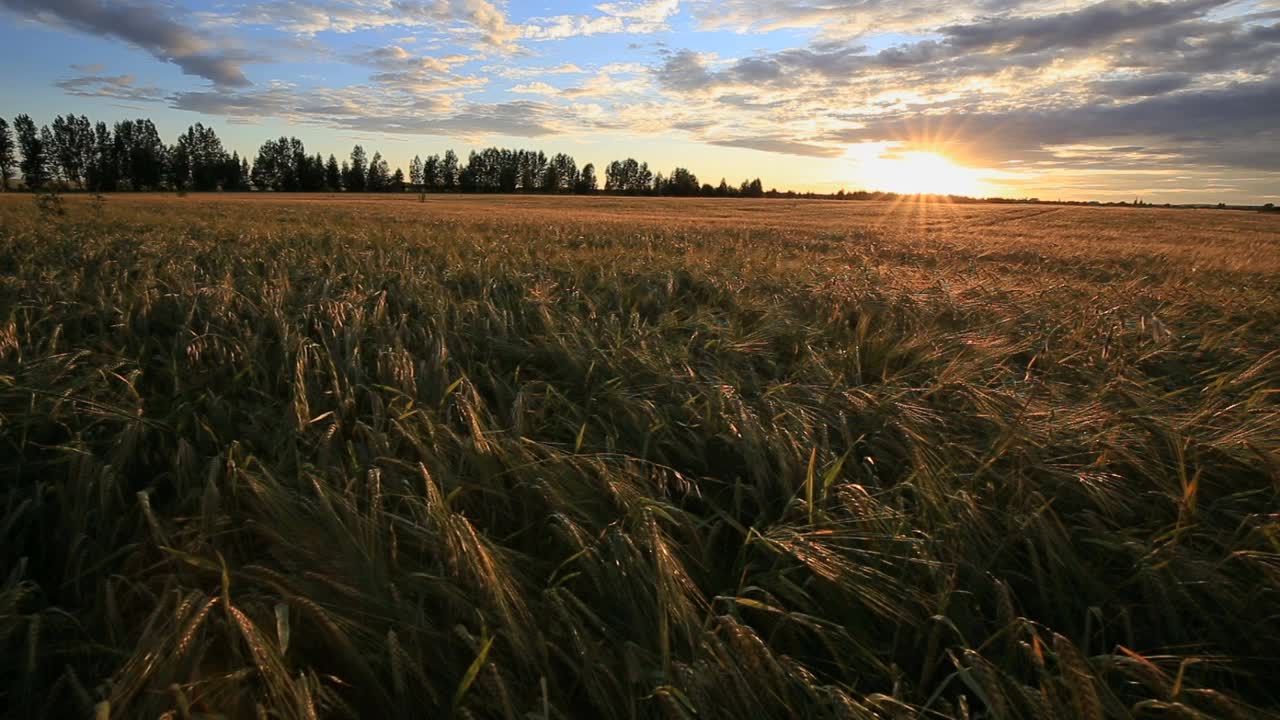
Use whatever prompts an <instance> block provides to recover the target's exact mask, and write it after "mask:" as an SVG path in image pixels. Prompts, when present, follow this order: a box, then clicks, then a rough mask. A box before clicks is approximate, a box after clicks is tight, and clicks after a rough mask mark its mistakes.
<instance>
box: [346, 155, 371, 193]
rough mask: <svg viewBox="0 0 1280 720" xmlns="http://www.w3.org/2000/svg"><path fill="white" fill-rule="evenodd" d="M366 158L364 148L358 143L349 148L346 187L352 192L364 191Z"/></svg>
mask: <svg viewBox="0 0 1280 720" xmlns="http://www.w3.org/2000/svg"><path fill="white" fill-rule="evenodd" d="M368 162H369V161H368V159H367V158H366V157H365V154H364V148H362V147H360V146H359V145H357V146H355V147H354V148H352V149H351V171H350V174H349V175H348V176H347V183H346V184H347V189H348V190H350V191H352V192H364V190H365V175H366V173H367V172H368Z"/></svg>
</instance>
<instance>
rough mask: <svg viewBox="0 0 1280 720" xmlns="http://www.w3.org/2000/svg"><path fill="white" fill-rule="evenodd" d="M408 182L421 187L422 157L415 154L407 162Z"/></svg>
mask: <svg viewBox="0 0 1280 720" xmlns="http://www.w3.org/2000/svg"><path fill="white" fill-rule="evenodd" d="M409 182H410V183H411V184H412V185H413V186H414V187H422V158H420V157H418V156H417V155H414V156H413V160H411V161H410V162H409Z"/></svg>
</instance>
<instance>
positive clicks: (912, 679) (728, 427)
mask: <svg viewBox="0 0 1280 720" xmlns="http://www.w3.org/2000/svg"><path fill="white" fill-rule="evenodd" d="M65 205H66V208H65V209H66V212H65V215H60V216H53V215H47V216H46V215H43V214H41V213H40V211H39V210H38V209H37V207H36V205H35V204H34V203H32V201H31V199H30V197H24V196H12V197H2V198H0V437H2V438H3V440H4V442H3V446H2V448H3V449H0V466H2V467H3V470H4V474H5V477H6V482H5V484H4V485H3V487H2V488H0V583H3V584H0V708H5V710H4V711H3V713H4V714H5V716H9V717H68V716H79V717H84V716H88V715H91V714H94V713H96V714H97V716H98V717H160V716H165V717H175V718H186V717H210V716H218V715H221V716H224V717H254V716H258V717H281V718H295V717H296V718H313V717H314V718H322V717H342V716H351V717H384V716H393V717H411V716H412V717H416V716H419V715H421V714H423V713H424V712H425V713H426V714H428V715H437V714H438V715H443V714H446V713H452V714H453V715H454V716H457V717H497V718H517V717H522V718H523V717H530V718H550V717H561V718H565V717H626V718H639V717H693V716H701V717H779V718H783V717H797V716H800V717H837V716H838V717H863V718H894V719H896V718H903V717H966V716H967V717H985V718H1020V717H1027V718H1032V717H1034V718H1044V717H1059V718H1074V717H1083V718H1093V717H1119V718H1127V717H1202V716H1203V717H1232V716H1233V715H1234V716H1238V717H1257V716H1259V715H1265V714H1266V713H1268V712H1269V711H1274V710H1276V709H1277V708H1280V694H1277V691H1276V688H1275V685H1274V681H1275V676H1276V668H1277V667H1278V666H1280V651H1277V649H1276V648H1277V640H1280V502H1278V500H1277V493H1278V492H1280V407H1278V405H1277V399H1278V398H1277V389H1278V388H1280V352H1278V351H1280V339H1278V335H1277V332H1276V328H1277V327H1280V224H1277V218H1274V217H1267V216H1263V215H1252V214H1247V213H1237V212H1218V211H1165V210H1156V209H1144V210H1137V209H1135V210H1113V209H1106V210H1103V209H1086V208H1047V207H1034V206H968V205H966V206H946V205H936V204H935V205H927V206H924V205H919V204H915V203H903V204H900V205H897V206H889V205H883V204H873V203H852V202H850V203H818V202H798V203H789V202H786V201H726V200H717V201H701V200H693V201H679V200H658V199H619V198H464V197H447V198H444V197H432V198H431V201H430V202H428V203H425V204H419V203H417V202H415V201H414V200H413V199H412V198H409V197H406V198H387V197H376V198H375V197H370V198H354V199H353V198H350V197H345V196H332V197H288V196H249V197H224V196H204V197H194V196H193V197H188V198H172V197H159V196H119V197H115V196H113V197H111V198H109V199H108V200H107V201H106V202H105V203H95V202H93V201H91V200H90V199H88V198H78V197H76V198H68V199H67V201H66V203H65Z"/></svg>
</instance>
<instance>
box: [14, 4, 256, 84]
mask: <svg viewBox="0 0 1280 720" xmlns="http://www.w3.org/2000/svg"><path fill="white" fill-rule="evenodd" d="M0 6H4V7H7V8H9V9H10V10H13V11H14V12H16V13H19V14H22V15H25V16H27V17H32V18H36V19H39V20H43V21H53V22H57V23H61V24H64V25H67V26H70V27H72V28H75V29H76V30H79V31H81V32H86V33H90V34H93V35H102V36H105V37H113V38H117V39H120V40H124V41H125V42H128V43H131V44H133V45H136V46H138V47H140V48H142V49H143V50H146V51H147V52H149V53H151V54H152V55H154V56H155V57H157V58H159V59H161V60H164V61H166V62H171V63H173V64H175V65H177V66H178V67H180V68H182V71H183V72H185V73H186V74H188V75H196V76H199V77H202V78H205V79H207V80H210V81H212V82H214V83H215V84H217V85H220V86H224V87H245V86H247V85H249V84H250V82H249V79H248V78H246V77H245V74H244V72H243V71H242V70H241V65H243V64H244V63H246V62H248V61H250V60H252V58H250V57H248V56H247V55H245V54H244V53H242V52H239V51H236V50H232V49H227V48H218V47H215V45H214V43H213V42H212V41H211V40H210V39H209V38H207V37H205V36H204V35H202V34H200V33H198V32H195V31H193V30H191V29H189V28H187V27H184V26H183V25H181V24H179V23H178V22H177V21H175V20H174V19H172V18H171V17H169V14H168V12H167V11H166V10H165V8H164V7H162V6H159V5H152V4H146V3H135V4H129V3H118V2H103V1H101V0H0Z"/></svg>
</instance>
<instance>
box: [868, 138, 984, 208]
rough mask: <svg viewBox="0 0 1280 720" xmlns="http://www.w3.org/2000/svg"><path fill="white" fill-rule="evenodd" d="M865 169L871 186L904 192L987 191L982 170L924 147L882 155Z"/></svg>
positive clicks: (932, 193)
mask: <svg viewBox="0 0 1280 720" xmlns="http://www.w3.org/2000/svg"><path fill="white" fill-rule="evenodd" d="M863 172H865V182H866V183H867V185H868V186H870V187H874V188H876V189H879V190H887V191H889V192H896V193H901V194H904V195H917V194H921V195H967V196H970V197H978V196H981V195H983V194H984V193H985V192H986V191H987V186H986V183H984V182H983V181H982V178H983V174H984V173H983V171H981V170H977V169H974V168H968V167H964V166H962V165H957V164H955V163H954V162H952V161H951V160H950V159H948V158H946V157H944V156H942V155H939V154H937V153H933V152H927V151H922V150H912V151H906V152H893V153H887V154H883V155H881V156H879V157H877V158H875V159H873V160H871V161H870V162H868V163H866V165H865V166H864V168H863Z"/></svg>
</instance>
